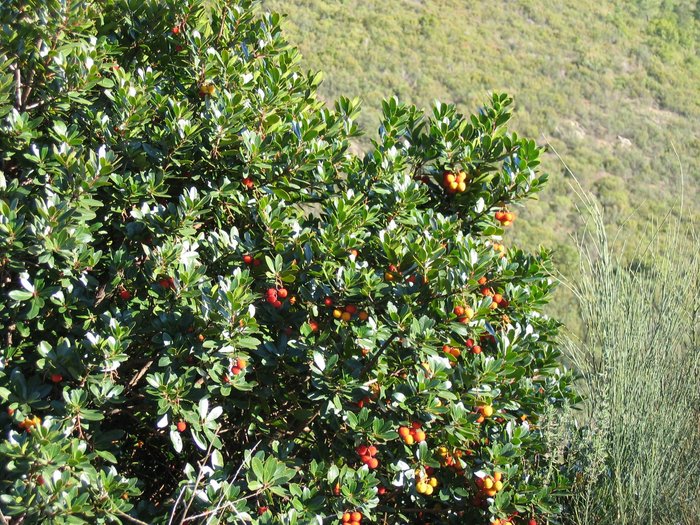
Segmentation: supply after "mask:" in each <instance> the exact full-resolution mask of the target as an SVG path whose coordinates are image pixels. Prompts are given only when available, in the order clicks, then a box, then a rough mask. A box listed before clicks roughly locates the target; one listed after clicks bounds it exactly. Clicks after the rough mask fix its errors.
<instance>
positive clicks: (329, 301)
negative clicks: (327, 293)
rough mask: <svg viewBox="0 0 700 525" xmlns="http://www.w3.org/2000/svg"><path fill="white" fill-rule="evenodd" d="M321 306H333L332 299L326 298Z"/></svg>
mask: <svg viewBox="0 0 700 525" xmlns="http://www.w3.org/2000/svg"><path fill="white" fill-rule="evenodd" d="M323 304H325V305H326V306H328V307H331V306H333V299H331V298H330V297H326V298H325V299H324V300H323Z"/></svg>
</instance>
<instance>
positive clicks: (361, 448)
mask: <svg viewBox="0 0 700 525" xmlns="http://www.w3.org/2000/svg"><path fill="white" fill-rule="evenodd" d="M355 452H357V453H358V454H359V455H360V456H366V455H367V446H366V445H360V446H359V447H357V448H356V449H355Z"/></svg>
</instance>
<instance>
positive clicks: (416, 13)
mask: <svg viewBox="0 0 700 525" xmlns="http://www.w3.org/2000/svg"><path fill="white" fill-rule="evenodd" d="M263 5H264V7H265V8H268V9H273V10H277V11H280V12H283V13H286V14H287V15H288V17H287V20H286V24H285V27H286V30H287V36H288V37H289V38H290V39H291V41H292V42H293V43H294V44H296V45H298V46H299V47H300V49H301V51H302V53H303V54H304V58H305V61H306V65H307V67H308V68H309V69H314V70H322V71H323V72H324V74H325V78H326V80H325V82H324V85H323V86H322V89H321V91H322V94H323V95H324V96H325V97H327V99H328V100H332V99H333V98H335V97H337V96H338V95H341V94H342V95H346V96H351V97H354V96H357V97H360V98H361V99H362V100H363V103H364V111H363V116H362V119H361V123H362V124H363V127H364V128H365V130H367V136H366V137H365V139H364V140H365V142H364V144H367V143H368V141H369V139H370V138H371V137H372V136H373V135H374V134H375V132H376V129H377V123H378V120H379V109H380V102H381V100H382V98H383V97H386V96H391V95H396V96H398V97H399V98H400V99H401V100H403V101H406V102H413V103H416V104H418V105H420V106H428V105H430V104H431V103H432V101H433V100H434V99H439V100H441V101H446V102H454V103H456V104H458V105H459V107H460V108H462V109H463V110H464V111H465V112H466V111H471V110H474V109H476V108H478V107H479V106H480V104H481V103H482V102H483V101H484V100H485V99H486V97H487V95H488V94H489V93H490V92H491V91H493V90H504V91H506V92H508V93H510V94H512V95H514V97H515V100H516V104H517V105H518V111H517V112H516V122H515V127H516V129H517V130H519V131H520V132H522V133H523V134H529V135H533V136H538V137H541V141H543V142H544V141H545V140H547V141H549V142H550V144H551V145H552V146H553V148H554V149H556V151H557V152H558V153H559V154H560V155H561V156H562V158H563V159H564V160H565V162H566V163H567V164H568V166H569V167H570V168H571V169H572V170H573V172H574V173H575V174H576V176H577V177H578V178H579V179H580V180H581V182H582V184H583V186H584V188H586V189H588V190H591V191H593V192H594V193H595V194H596V195H597V196H598V198H599V200H600V202H601V204H602V205H603V206H604V209H605V213H606V220H607V221H608V223H609V224H611V225H619V224H622V223H623V222H624V223H625V232H626V233H627V234H628V235H631V236H635V235H636V233H637V232H638V231H640V230H642V229H645V228H647V226H648V221H649V218H650V217H655V218H657V219H658V218H660V217H663V215H664V214H665V213H666V212H667V210H668V208H669V207H670V206H672V205H673V204H675V203H678V202H679V197H680V194H681V184H680V181H681V178H680V172H681V166H682V168H683V171H684V172H685V175H686V176H685V182H686V184H685V203H686V208H687V209H689V210H690V211H687V212H686V213H687V214H688V215H691V214H693V213H695V214H696V213H697V211H698V205H697V204H694V200H695V197H696V196H697V188H698V186H699V185H698V181H699V180H700V169H699V168H700V159H698V154H697V153H698V151H699V150H700V147H699V146H700V58H699V53H698V51H699V50H700V2H696V0H692V1H690V0H685V1H684V0H673V1H667V2H662V1H658V0H636V1H631V2H621V1H616V2H580V1H576V0H554V1H550V2H545V1H543V0H530V1H523V0H520V1H514V0H510V1H504V2H464V1H461V0H425V1H420V0H393V1H392V2H390V3H387V2H379V1H377V0H307V1H304V2H283V1H281V0H266V1H264V2H263ZM362 145H363V144H360V146H362ZM674 147H675V149H676V151H677V152H678V156H677V155H676V152H674ZM679 157H680V161H679ZM544 167H545V169H546V170H547V171H548V172H549V173H550V174H551V175H552V181H551V183H550V184H549V186H548V188H547V190H546V191H545V192H544V193H543V194H542V195H541V196H540V200H539V202H538V203H532V204H530V205H529V206H528V208H527V210H526V211H523V215H522V219H523V220H520V221H518V225H517V228H516V229H515V230H514V233H513V236H514V237H516V238H517V239H516V240H517V241H519V242H525V243H526V244H530V246H533V245H536V244H544V245H546V246H548V247H551V248H554V249H556V250H557V258H558V260H559V261H560V267H562V268H563V269H564V272H565V273H569V274H571V273H572V270H571V266H572V264H573V261H574V260H575V258H576V248H575V243H574V242H573V241H572V240H571V238H570V234H571V233H572V232H573V231H574V230H575V226H576V224H577V221H578V217H579V213H578V212H577V210H576V207H575V197H574V195H573V192H572V191H571V189H570V188H569V182H570V180H567V177H566V176H565V170H564V167H563V165H562V163H561V161H560V160H559V159H557V157H556V156H555V155H554V154H551V155H550V156H549V158H548V159H546V161H545V165H544Z"/></svg>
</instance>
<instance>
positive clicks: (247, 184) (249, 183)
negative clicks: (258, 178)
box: [241, 177, 255, 190]
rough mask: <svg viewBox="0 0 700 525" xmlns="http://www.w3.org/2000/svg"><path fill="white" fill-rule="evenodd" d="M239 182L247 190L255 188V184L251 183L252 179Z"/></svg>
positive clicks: (247, 178)
mask: <svg viewBox="0 0 700 525" xmlns="http://www.w3.org/2000/svg"><path fill="white" fill-rule="evenodd" d="M241 182H242V183H243V186H245V187H246V188H248V189H249V190H252V189H253V188H254V187H255V182H253V179H251V178H250V177H245V178H244V179H243V180H242V181H241Z"/></svg>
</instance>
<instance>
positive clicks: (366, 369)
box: [360, 334, 398, 377]
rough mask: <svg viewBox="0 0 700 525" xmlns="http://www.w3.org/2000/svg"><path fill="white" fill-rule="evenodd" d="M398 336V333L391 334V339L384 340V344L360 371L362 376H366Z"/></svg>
mask: <svg viewBox="0 0 700 525" xmlns="http://www.w3.org/2000/svg"><path fill="white" fill-rule="evenodd" d="M397 337H398V334H391V336H390V337H389V339H387V340H386V341H384V344H383V345H382V346H381V347H380V348H379V350H377V351H376V352H375V353H374V355H373V356H372V359H370V360H369V361H368V362H367V364H366V365H365V366H364V368H363V369H362V371H361V372H360V377H362V376H364V375H365V374H366V373H367V372H369V371H370V370H371V369H372V367H373V366H374V365H375V364H376V362H377V360H378V359H379V358H380V357H381V355H382V354H383V353H384V351H385V350H386V349H387V348H389V345H390V344H391V343H393V342H394V340H395V339H396V338H397Z"/></svg>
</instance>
